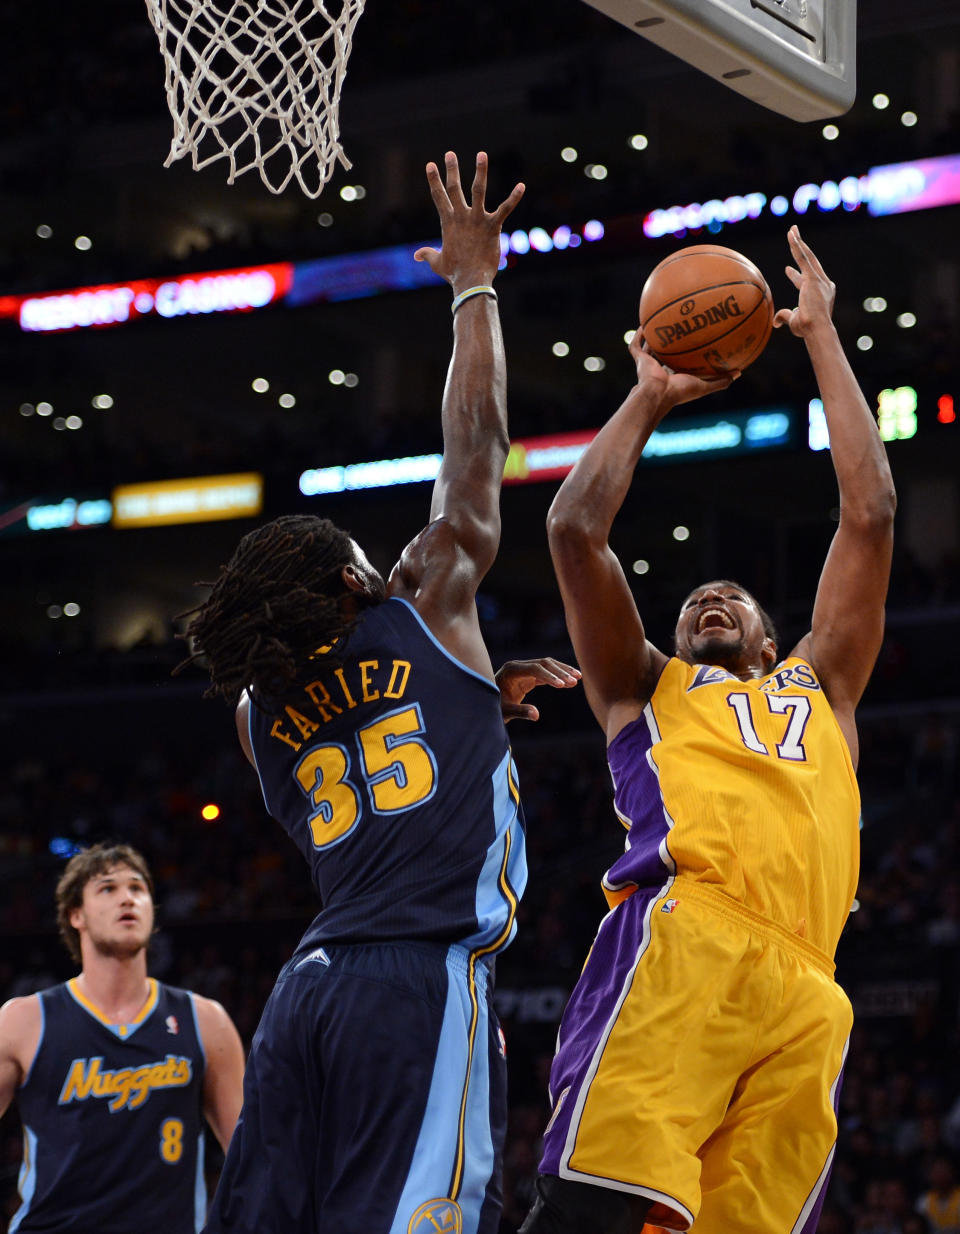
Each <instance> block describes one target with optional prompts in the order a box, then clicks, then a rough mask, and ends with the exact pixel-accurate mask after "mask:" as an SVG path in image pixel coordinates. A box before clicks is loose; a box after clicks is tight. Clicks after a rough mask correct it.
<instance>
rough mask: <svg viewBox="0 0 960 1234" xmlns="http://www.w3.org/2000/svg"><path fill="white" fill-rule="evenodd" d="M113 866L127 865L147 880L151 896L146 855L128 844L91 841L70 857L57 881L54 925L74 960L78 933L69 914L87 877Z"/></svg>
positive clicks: (77, 905)
mask: <svg viewBox="0 0 960 1234" xmlns="http://www.w3.org/2000/svg"><path fill="white" fill-rule="evenodd" d="M114 866H128V867H129V868H130V869H131V870H135V871H136V873H137V874H139V875H140V877H141V878H142V879H143V881H144V882H145V883H146V884H147V888H148V890H149V892H150V898H151V899H153V896H154V891H153V876H152V875H151V873H150V867H149V866H148V865H147V862H146V858H145V857H144V856H143V855H142V854H141V853H138V852H137V850H136V849H135V848H131V847H130V845H129V844H94V845H93V846H92V847H91V848H85V849H82V850H81V851H80V852H79V853H77V854H76V855H75V856H73V857H71V858H70V860H69V861H68V862H67V864H66V868H65V869H64V871H63V873H62V874H61V875H60V880H59V882H58V883H57V891H56V904H57V927H58V929H59V930H60V937H61V939H63V945H64V946H65V947H66V949H67V950H68V951H69V952H70V955H71V956H72V957H73V959H74V960H76V962H77V963H78V964H80V963H82V961H83V957H82V955H81V953H80V934H79V932H78V931H77V929H76V928H75V927H74V926H72V925H71V924H70V914H71V913H72V912H73V910H74V909H75V908H80V907H81V906H82V905H83V889H84V887H86V885H87V883H89V882H90V880H91V878H96V876H97V875H98V874H103V873H105V872H106V871H107V870H112V869H113V867H114Z"/></svg>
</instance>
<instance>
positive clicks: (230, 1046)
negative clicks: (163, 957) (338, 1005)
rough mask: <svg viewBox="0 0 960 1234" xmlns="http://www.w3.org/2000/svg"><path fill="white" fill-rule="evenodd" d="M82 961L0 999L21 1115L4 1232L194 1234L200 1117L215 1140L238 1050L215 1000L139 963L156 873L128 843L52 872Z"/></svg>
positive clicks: (0, 1082) (5, 1073) (228, 1121)
mask: <svg viewBox="0 0 960 1234" xmlns="http://www.w3.org/2000/svg"><path fill="white" fill-rule="evenodd" d="M56 898H57V920H58V924H59V926H60V933H61V936H62V938H63V940H64V943H65V944H66V946H67V949H68V951H69V952H70V954H71V955H72V956H73V958H74V959H75V960H76V961H77V962H78V963H79V964H80V965H81V971H80V973H79V974H78V975H77V976H76V977H73V978H71V980H70V981H68V982H66V983H65V984H63V985H58V986H54V987H53V988H52V989H48V990H42V991H41V992H40V993H39V994H29V995H27V996H25V997H22V998H13V999H11V1000H10V1001H9V1002H8V1003H5V1004H4V1006H3V1007H2V1008H0V1114H2V1113H3V1112H4V1111H5V1110H6V1109H7V1107H8V1106H9V1105H10V1103H11V1101H13V1099H14V1098H15V1097H16V1100H17V1104H18V1108H19V1112H20V1117H21V1120H22V1122H23V1136H24V1152H23V1165H22V1167H21V1171H20V1180H19V1190H20V1197H21V1201H22V1202H21V1205H20V1208H19V1209H18V1210H17V1212H16V1213H15V1214H14V1217H13V1220H12V1222H11V1224H10V1230H11V1234H12V1232H13V1231H17V1232H18V1234H19V1232H21V1231H22V1232H23V1234H27V1231H31V1230H36V1231H41V1230H42V1231H54V1230H55V1231H57V1232H58V1234H67V1232H68V1231H77V1232H78V1234H91V1232H92V1231H94V1230H95V1231H97V1234H144V1231H149V1230H162V1231H163V1234H196V1231H197V1230H199V1229H200V1228H201V1226H202V1224H203V1220H204V1217H205V1213H206V1190H205V1186H204V1176H203V1118H204V1116H206V1119H207V1121H208V1122H209V1124H210V1126H211V1128H212V1129H213V1132H214V1134H215V1135H216V1137H217V1139H218V1140H219V1142H220V1144H221V1146H222V1147H223V1149H224V1151H226V1148H227V1145H228V1143H229V1141H230V1136H231V1134H232V1133H233V1128H234V1125H235V1124H236V1121H237V1116H238V1114H239V1112H240V1101H241V1092H242V1082H243V1047H242V1046H241V1044H240V1037H239V1035H238V1033H237V1030H236V1029H235V1028H234V1026H233V1023H232V1021H231V1020H230V1017H229V1016H228V1015H227V1013H226V1012H225V1011H224V1009H223V1008H222V1007H221V1006H220V1004H219V1003H215V1002H212V1001H211V1000H210V999H208V998H201V997H200V996H199V995H197V994H192V993H190V992H188V991H186V990H178V989H175V988H173V987H172V986H167V985H162V984H161V983H160V982H158V981H156V980H155V979H154V978H152V977H148V976H147V946H148V944H149V941H150V936H151V934H152V933H153V920H154V908H153V880H152V879H151V877H150V871H149V869H148V868H147V864H146V862H145V861H144V859H143V857H142V856H141V855H140V854H139V853H138V852H137V851H136V850H135V849H132V848H130V847H128V846H127V845H125V844H118V845H103V844H101V845H96V846H94V847H93V848H89V849H86V850H84V851H83V852H81V853H78V854H77V855H76V856H75V857H73V858H71V860H70V861H69V862H68V863H67V866H66V869H65V870H64V872H63V875H62V877H61V879H60V881H59V883H58V885H57V897H56Z"/></svg>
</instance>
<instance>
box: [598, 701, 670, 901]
mask: <svg viewBox="0 0 960 1234" xmlns="http://www.w3.org/2000/svg"><path fill="white" fill-rule="evenodd" d="M659 740H660V733H659V730H658V729H657V722H656V719H655V717H654V714H653V708H652V706H651V705H650V704H648V705H647V706H646V707H645V708H644V711H643V715H642V716H638V717H637V719H636V720H633V721H631V722H630V723H629V724H628V725H626V727H625V728H622V729H621V730H620V732H619V733H617V735H616V737H614V739H613V741H611V742H610V745H609V747H608V748H607V760H608V762H609V764H610V774H611V775H612V776H613V786H614V798H613V802H614V806H615V808H616V811H617V814H618V815H619V816H620V818H621V820H622V821H623V822H624V823H626V824H628V825H629V828H630V831H629V834H628V835H627V843H626V851H625V852H624V854H623V856H622V857H619V858H618V859H617V860H616V861H615V862H614V863H613V865H612V866H611V867H610V869H609V870H608V871H607V873H606V874H605V875H604V879H603V885H604V887H605V888H606V890H607V891H619V890H621V889H622V888H624V887H629V886H631V885H636V886H638V887H659V886H660V885H661V884H662V883H663V880H664V878H665V877H667V876H668V875H670V874H674V873H675V872H676V870H675V867H674V864H673V859H672V858H671V856H670V852H669V850H668V848H667V835H668V834H669V831H670V828H671V827H672V826H673V821H672V819H671V818H670V816H669V815H668V814H667V812H666V810H665V808H664V805H663V797H662V796H661V794H660V780H659V777H658V775H657V768H656V764H655V763H654V761H653V759H652V758H651V756H650V754H651V751H652V749H653V747H654V745H656V743H657V742H658V741H659Z"/></svg>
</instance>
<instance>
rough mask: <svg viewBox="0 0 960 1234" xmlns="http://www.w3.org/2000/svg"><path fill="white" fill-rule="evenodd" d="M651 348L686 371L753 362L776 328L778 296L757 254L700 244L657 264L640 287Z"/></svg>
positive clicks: (716, 370) (708, 372)
mask: <svg viewBox="0 0 960 1234" xmlns="http://www.w3.org/2000/svg"><path fill="white" fill-rule="evenodd" d="M640 326H641V328H642V329H643V336H644V338H645V339H646V343H647V347H648V348H649V350H650V351H651V352H652V354H653V355H654V356H656V358H657V359H658V360H659V361H660V363H661V364H665V365H667V366H668V367H669V368H671V369H673V370H674V371H675V372H678V373H692V374H693V375H694V376H696V377H719V376H721V375H722V374H724V373H727V372H730V371H731V370H735V369H741V370H742V369H745V368H746V367H747V365H749V364H752V363H753V362H754V360H756V358H757V356H759V354H760V353H761V351H763V349H764V347H766V345H767V340H768V339H769V338H770V331H771V329H772V328H773V297H772V296H771V295H770V288H769V287H768V286H767V283H766V280H765V279H764V277H763V275H762V274H761V273H760V271H759V270H758V269H757V267H756V266H755V265H754V264H753V262H752V261H750V260H749V258H747V257H744V256H743V255H742V254H741V253H736V252H734V250H733V249H728V248H723V247H722V246H721V245H719V244H694V245H691V246H690V247H689V248H684V249H680V250H679V252H676V253H673V254H672V255H671V256H670V257H665V258H664V259H663V261H661V262H660V264H659V265H658V266H655V267H654V268H653V270H652V271H651V273H650V277H649V278H648V279H647V281H646V283H644V285H643V291H642V292H641V293H640Z"/></svg>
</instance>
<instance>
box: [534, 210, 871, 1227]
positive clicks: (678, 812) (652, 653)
mask: <svg viewBox="0 0 960 1234" xmlns="http://www.w3.org/2000/svg"><path fill="white" fill-rule="evenodd" d="M788 241H789V245H790V250H791V252H792V254H793V259H794V262H795V263H796V264H795V266H788V267H787V274H788V277H789V278H790V280H791V282H792V283H793V284H794V286H795V287H796V288H797V291H798V303H797V307H796V308H794V309H781V310H780V311H779V312H778V313H777V315H776V323H777V325H781V326H782V325H785V326H787V327H788V328H789V329H790V330H791V331H792V333H793V334H795V335H797V336H799V337H800V338H802V339H803V341H804V343H805V344H806V347H807V351H808V354H809V357H810V360H811V362H812V365H813V370H814V374H815V376H816V379H817V383H818V385H819V388H820V394H821V397H822V399H823V404H824V410H825V413H826V417H827V423H828V426H829V430H830V447H831V456H832V460H833V465H834V470H835V472H836V478H837V481H838V484H839V489H840V511H841V513H840V522H839V525H838V527H837V531H836V534H835V536H834V539H833V542H832V544H831V546H830V550H829V553H828V554H827V559H826V563H825V565H824V567H823V572H822V575H821V578H820V583H819V586H818V588H817V594H816V599H815V601H814V605H813V615H812V621H811V627H810V631H809V633H808V634H806V635H805V636H804V637H803V638H802V639H801V640H800V642H799V643H798V644H797V645H796V646H795V647H794V648H793V649H792V650H790V652H789V654H788V655H787V656H786V657H785V658H781V656H780V651H779V649H778V648H777V645H776V633H775V631H774V629H773V626H772V624H771V623H770V620H769V618H768V617H767V616H766V614H765V613H764V611H763V610H762V609H761V608H760V606H759V605H758V603H757V601H756V600H755V599H754V598H753V596H752V595H750V593H749V592H748V591H746V590H745V589H744V588H743V587H741V586H739V585H737V584H735V583H732V582H730V581H729V580H722V581H714V582H710V583H706V584H704V585H702V586H699V587H696V588H695V589H694V590H693V591H691V592H690V594H689V595H688V596H687V597H686V599H685V600H684V601H683V604H682V607H681V610H680V615H679V619H678V621H677V625H676V630H675V648H676V649H675V654H674V655H673V656H668V655H666V654H665V653H664V652H662V651H660V650H659V649H658V648H657V647H655V646H654V645H653V644H652V643H651V642H649V641H648V639H647V637H646V633H645V631H644V628H643V625H642V623H641V620H640V616H639V614H638V612H637V608H636V605H635V603H634V600H633V596H632V594H631V591H630V588H629V586H628V585H627V581H626V578H625V576H624V574H623V571H622V570H621V568H620V565H619V563H618V561H617V559H616V557H615V556H614V554H613V553H612V551H611V549H610V547H609V544H608V537H609V532H610V528H611V526H612V523H613V520H614V518H615V516H616V514H617V511H618V510H619V509H620V506H621V504H622V503H623V500H624V498H625V496H626V494H627V490H628V488H629V486H630V483H631V481H632V479H633V472H634V468H635V466H636V463H637V461H638V460H639V458H640V455H641V452H642V450H643V447H644V445H645V444H646V442H647V440H648V438H649V436H650V434H651V433H652V432H653V430H654V429H655V428H656V427H657V425H658V424H659V423H660V421H661V420H662V419H663V417H664V416H665V415H666V414H667V412H668V411H669V410H670V409H671V408H672V407H674V406H676V405H677V404H678V403H682V402H686V401H689V400H690V399H693V398H697V397H699V396H701V395H703V394H706V393H708V392H709V391H710V390H711V389H716V388H722V387H723V386H725V385H727V384H729V378H724V379H722V380H718V381H714V382H705V381H701V380H699V379H697V378H694V377H690V376H687V375H682V374H675V373H671V372H670V371H668V370H667V369H665V368H663V367H661V365H659V364H658V363H657V362H656V361H655V360H654V359H653V357H652V356H651V355H650V354H649V353H648V352H647V351H646V349H645V348H644V347H643V341H642V339H641V338H639V337H637V338H635V339H634V341H633V343H632V344H631V352H632V354H633V356H634V358H635V360H636V364H637V384H636V386H635V387H634V388H633V389H632V390H631V392H630V393H629V395H628V396H627V399H626V401H625V402H624V403H623V405H622V406H621V407H620V409H619V410H618V411H617V412H616V414H615V415H614V416H613V417H612V419H611V420H610V421H609V422H608V423H607V424H606V426H605V427H604V428H603V429H602V430H601V431H600V433H599V434H598V435H597V437H596V438H595V440H594V441H593V443H592V444H591V446H590V448H589V449H588V450H587V452H586V453H585V454H584V456H583V457H582V459H581V460H580V461H579V462H578V464H577V466H576V467H575V468H574V470H573V471H572V472H571V474H570V475H569V476H568V478H567V479H566V481H565V482H564V484H563V485H562V487H561V489H560V491H559V493H558V494H557V497H556V499H555V500H554V503H553V505H552V507H551V511H550V515H549V519H548V533H549V539H550V548H551V553H552V556H553V561H554V567H555V570H556V573H557V578H558V580H559V583H560V590H561V592H562V595H563V601H564V606H565V610H566V618H567V626H568V629H569V631H570V635H571V638H572V640H573V645H574V648H575V650H576V653H577V657H578V660H579V663H580V667H581V669H582V671H583V683H584V686H585V689H586V692H587V698H588V700H589V702H590V706H591V708H592V710H593V712H594V715H595V716H596V718H597V720H598V721H599V723H600V725H601V727H602V728H603V730H604V732H605V734H606V737H607V742H608V759H609V763H610V769H611V773H612V776H613V782H614V787H615V799H614V800H615V805H616V810H617V813H618V815H619V817H620V819H621V821H622V822H623V824H624V825H625V826H626V827H627V828H628V835H627V844H626V851H625V853H624V855H623V856H622V857H621V858H620V859H619V860H618V861H617V862H615V864H614V865H613V866H612V867H611V869H610V870H609V871H608V872H607V875H606V877H605V879H604V890H605V892H606V894H607V898H608V900H609V903H610V906H611V907H610V912H609V913H608V914H607V916H606V917H605V918H604V919H603V921H602V923H601V925H600V928H599V931H598V933H597V937H596V940H595V942H594V945H593V947H592V949H591V952H590V955H589V957H588V959H587V962H586V964H585V966H584V970H583V973H582V975H581V977H580V980H579V981H578V983H577V987H576V989H575V990H574V992H573V994H572V996H571V998H570V1002H569V1003H568V1006H567V1008H566V1011H565V1012H564V1017H563V1021H562V1023H561V1026H560V1033H559V1037H558V1043H557V1054H556V1057H555V1059H554V1062H553V1067H552V1069H551V1076H550V1097H551V1102H552V1107H553V1112H552V1115H551V1118H550V1121H549V1124H548V1126H547V1130H546V1132H545V1136H544V1150H543V1158H542V1160H541V1164H540V1177H539V1179H538V1185H537V1189H538V1198H537V1200H536V1203H535V1204H534V1207H533V1208H532V1209H531V1212H530V1214H529V1216H528V1217H527V1220H526V1221H525V1222H524V1225H523V1231H522V1234H561V1232H563V1234H574V1232H576V1234H627V1232H639V1231H640V1230H641V1228H642V1226H643V1225H644V1222H645V1221H646V1222H648V1223H649V1224H651V1225H657V1226H663V1227H666V1228H668V1229H677V1230H683V1229H687V1228H688V1227H690V1226H691V1225H692V1226H693V1227H694V1229H695V1231H696V1234H739V1232H740V1231H755V1232H756V1234H812V1232H813V1231H814V1230H815V1229H816V1224H817V1220H818V1217H819V1211H820V1207H821V1204H822V1200H823V1196H824V1192H825V1188H826V1183H827V1179H828V1177H829V1172H830V1165H831V1162H832V1159H833V1149H834V1143H835V1140H836V1130H837V1124H836V1113H835V1111H836V1101H837V1098H838V1095H839V1084H840V1078H841V1072H842V1069H843V1061H844V1058H845V1055H846V1048H847V1041H848V1038H849V1034H850V1027H851V1022H852V1013H851V1009H850V1003H849V1001H848V999H847V997H846V995H845V994H844V993H843V991H842V990H841V989H840V987H839V986H838V985H837V984H836V982H835V980H834V977H833V954H834V950H835V947H836V944H837V940H838V938H839V935H840V931H841V930H842V928H843V924H844V921H845V919H846V916H847V913H848V912H849V910H850V906H851V902H852V900H853V895H854V890H855V887H856V882H857V864H858V817H859V795H858V791H857V784H856V776H855V770H856V764H857V731H856V725H855V720H854V711H855V708H856V706H857V703H858V701H859V699H860V696H861V694H862V693H863V690H864V688H865V686H866V684H867V680H868V678H869V676H870V673H871V671H872V668H873V664H874V661H875V659H876V656H877V652H878V650H879V648H880V642H881V638H882V632H883V606H884V601H885V597H886V589H887V581H888V577H889V571H890V556H891V548H892V537H893V513H894V506H895V497H894V491H893V482H892V479H891V476H890V471H889V468H888V466H887V460H886V455H885V452H884V448H883V445H882V442H881V440H880V437H879V434H878V431H877V425H876V423H875V421H874V419H873V417H872V415H871V414H870V411H869V410H868V408H867V405H866V403H865V402H864V399H863V396H862V394H861V392H860V390H859V387H858V386H857V382H856V379H855V378H854V375H853V373H852V371H851V369H850V365H849V363H848V361H847V359H846V357H845V355H844V352H843V349H842V347H841V344H840V341H839V339H838V337H837V333H836V330H835V328H834V326H833V322H832V309H833V299H834V285H833V283H832V282H831V281H830V279H829V278H828V277H827V275H826V274H825V273H824V271H823V268H822V267H821V265H820V263H819V261H818V260H817V258H816V256H815V255H814V254H813V252H812V251H811V250H810V249H809V248H808V247H807V245H806V244H805V243H804V241H803V240H802V239H801V237H800V235H799V232H798V231H797V229H796V228H791V230H790V232H789V233H788Z"/></svg>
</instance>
